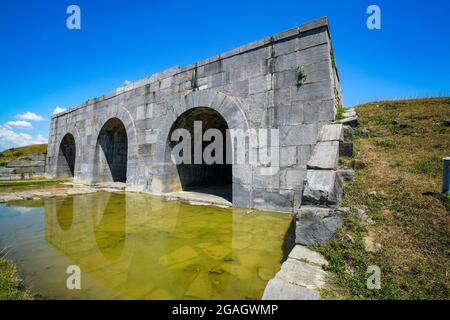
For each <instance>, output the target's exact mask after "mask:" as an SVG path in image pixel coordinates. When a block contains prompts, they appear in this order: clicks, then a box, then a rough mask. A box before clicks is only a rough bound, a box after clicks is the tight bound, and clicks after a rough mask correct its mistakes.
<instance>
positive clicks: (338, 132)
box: [318, 124, 344, 141]
mask: <svg viewBox="0 0 450 320" xmlns="http://www.w3.org/2000/svg"><path fill="white" fill-rule="evenodd" d="M318 141H344V128H343V126H342V124H328V125H325V126H323V127H322V130H321V131H320V134H319V140H318Z"/></svg>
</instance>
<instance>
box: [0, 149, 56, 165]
mask: <svg viewBox="0 0 450 320" xmlns="http://www.w3.org/2000/svg"><path fill="white" fill-rule="evenodd" d="M42 153H47V145H46V144H35V145H31V146H26V147H20V148H12V149H8V150H4V151H3V152H0V161H1V162H2V163H6V162H9V161H12V160H25V159H27V158H29V156H30V155H33V154H42Z"/></svg>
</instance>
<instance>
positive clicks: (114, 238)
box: [93, 193, 126, 261]
mask: <svg viewBox="0 0 450 320" xmlns="http://www.w3.org/2000/svg"><path fill="white" fill-rule="evenodd" d="M99 196H100V197H102V199H101V201H99V202H97V206H96V207H94V208H95V210H94V211H93V214H94V217H93V219H94V221H95V225H94V236H95V242H96V243H97V245H98V249H99V250H100V252H101V253H102V255H103V257H105V258H106V259H107V260H108V261H116V260H117V259H119V258H120V257H121V256H122V254H123V251H124V248H125V236H126V198H125V195H123V194H116V193H113V194H111V193H102V194H101V195H99ZM105 200H106V201H105ZM99 204H100V206H99Z"/></svg>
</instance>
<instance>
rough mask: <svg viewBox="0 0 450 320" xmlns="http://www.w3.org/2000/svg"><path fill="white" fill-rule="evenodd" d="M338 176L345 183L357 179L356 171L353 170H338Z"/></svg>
mask: <svg viewBox="0 0 450 320" xmlns="http://www.w3.org/2000/svg"><path fill="white" fill-rule="evenodd" d="M337 174H338V176H339V177H340V178H341V179H342V180H343V181H352V180H353V179H355V171H354V170H352V169H345V170H338V171H337Z"/></svg>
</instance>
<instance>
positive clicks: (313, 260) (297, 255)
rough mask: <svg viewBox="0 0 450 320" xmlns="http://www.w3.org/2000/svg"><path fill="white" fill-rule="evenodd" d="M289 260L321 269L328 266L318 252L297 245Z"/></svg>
mask: <svg viewBox="0 0 450 320" xmlns="http://www.w3.org/2000/svg"><path fill="white" fill-rule="evenodd" d="M288 258H290V259H294V260H299V261H303V262H306V263H309V264H311V265H317V266H319V267H324V266H328V261H327V260H326V259H325V258H324V257H323V256H322V255H321V254H320V253H318V252H316V251H313V250H311V249H308V248H307V247H305V246H302V245H296V246H295V247H294V249H292V251H291V253H289V256H288Z"/></svg>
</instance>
